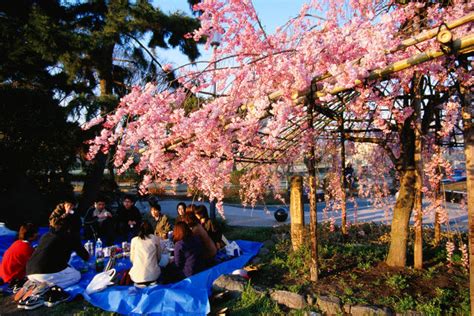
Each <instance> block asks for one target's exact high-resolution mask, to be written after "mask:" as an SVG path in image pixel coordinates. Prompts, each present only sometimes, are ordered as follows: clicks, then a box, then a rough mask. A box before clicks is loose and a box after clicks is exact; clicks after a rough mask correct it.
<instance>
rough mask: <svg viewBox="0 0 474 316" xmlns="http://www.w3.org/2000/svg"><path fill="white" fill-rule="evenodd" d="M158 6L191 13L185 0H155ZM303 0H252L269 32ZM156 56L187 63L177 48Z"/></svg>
mask: <svg viewBox="0 0 474 316" xmlns="http://www.w3.org/2000/svg"><path fill="white" fill-rule="evenodd" d="M154 2H155V4H156V5H158V7H159V8H160V9H161V10H163V11H164V12H166V13H168V12H175V11H177V10H180V11H183V12H185V13H187V14H191V10H190V9H189V5H188V2H187V1H186V0H155V1H154ZM305 2H307V1H305V0H254V1H253V3H254V6H255V9H256V10H257V13H258V15H259V17H260V20H261V22H262V25H263V26H264V28H265V31H266V32H267V33H269V34H271V33H273V32H275V29H276V28H277V27H278V26H281V25H283V24H285V23H286V22H287V21H288V20H289V19H290V18H293V17H295V16H296V15H297V14H298V13H299V11H300V8H301V6H302V5H303V3H305ZM156 53H157V55H158V56H157V57H158V58H159V60H160V61H161V62H162V63H163V64H165V63H172V64H173V65H174V66H179V65H182V64H186V63H188V60H187V58H186V57H185V56H183V54H181V53H180V52H179V51H178V50H174V49H168V50H164V49H157V50H156ZM208 56H209V55H208V54H206V52H204V50H203V49H201V57H200V58H199V59H198V60H208V59H209V58H208Z"/></svg>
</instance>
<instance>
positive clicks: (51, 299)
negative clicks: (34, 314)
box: [44, 286, 71, 307]
mask: <svg viewBox="0 0 474 316" xmlns="http://www.w3.org/2000/svg"><path fill="white" fill-rule="evenodd" d="M70 297H71V295H69V293H67V292H65V291H64V290H63V289H62V288H60V287H59V286H53V287H52V288H50V289H49V291H48V292H46V293H45V294H44V305H45V306H47V307H53V306H56V305H58V304H60V303H62V302H66V301H68V300H69V298H70Z"/></svg>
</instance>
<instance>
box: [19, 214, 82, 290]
mask: <svg viewBox="0 0 474 316" xmlns="http://www.w3.org/2000/svg"><path fill="white" fill-rule="evenodd" d="M73 221H74V219H72V220H71V218H70V217H67V216H66V217H60V218H57V219H56V220H55V221H54V223H53V226H52V227H51V231H50V232H47V233H46V234H44V235H43V237H41V239H40V242H39V244H38V247H37V248H36V250H35V252H34V253H33V255H32V256H31V259H30V261H28V263H27V264H26V274H27V275H28V279H29V280H32V281H35V282H38V283H42V282H46V283H48V284H50V285H57V286H60V287H62V288H65V287H68V286H70V285H73V284H75V283H77V282H79V280H80V279H81V273H80V272H79V271H77V270H76V269H74V268H72V267H70V266H69V265H68V262H69V259H70V258H71V254H72V252H73V251H75V252H76V253H77V255H78V256H79V257H81V258H82V259H84V260H86V261H87V260H89V253H88V252H87V250H86V249H85V248H84V246H82V244H81V240H80V238H79V235H77V234H76V232H74V231H73V230H74V229H75V228H72V224H71V222H73Z"/></svg>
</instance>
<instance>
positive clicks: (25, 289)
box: [13, 280, 37, 301]
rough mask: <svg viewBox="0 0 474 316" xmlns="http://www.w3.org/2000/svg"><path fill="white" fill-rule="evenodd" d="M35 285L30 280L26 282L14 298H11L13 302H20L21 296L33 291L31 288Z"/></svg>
mask: <svg viewBox="0 0 474 316" xmlns="http://www.w3.org/2000/svg"><path fill="white" fill-rule="evenodd" d="M36 285H37V283H36V282H35V281H31V280H28V281H26V282H25V284H23V286H22V287H21V289H19V290H18V292H16V294H15V296H14V297H13V300H15V301H19V300H21V299H22V298H23V296H25V294H26V293H28V292H30V291H32V290H33V289H32V288H33V287H35V286H36ZM30 294H31V292H30ZM25 297H26V296H25Z"/></svg>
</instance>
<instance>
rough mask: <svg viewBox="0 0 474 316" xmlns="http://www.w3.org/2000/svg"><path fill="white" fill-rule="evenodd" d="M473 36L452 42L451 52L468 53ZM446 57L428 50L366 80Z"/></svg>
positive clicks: (342, 89) (471, 47) (380, 77)
mask: <svg viewBox="0 0 474 316" xmlns="http://www.w3.org/2000/svg"><path fill="white" fill-rule="evenodd" d="M473 46H474V34H469V35H466V36H465V37H463V38H458V39H456V40H454V41H453V43H452V46H451V49H452V50H453V52H462V53H463V52H464V51H470V50H471V49H473V48H474V47H473ZM444 55H446V52H444V51H442V50H434V49H429V50H427V51H425V52H423V53H421V54H418V55H414V56H412V57H410V58H406V59H403V60H399V61H397V62H394V63H392V64H390V65H388V66H387V67H384V68H381V69H376V70H374V71H372V72H371V73H370V74H369V76H367V78H366V80H375V79H384V78H387V77H388V76H389V75H391V74H393V73H396V72H399V71H402V70H405V69H407V68H410V67H413V66H416V65H418V64H421V63H424V62H427V61H430V60H433V59H436V58H439V57H441V56H444ZM354 83H355V85H360V84H362V81H361V80H356V81H355V82H354ZM349 89H350V88H345V87H336V88H334V89H332V90H331V91H326V92H325V91H318V92H316V97H318V98H319V97H323V96H325V95H327V94H328V93H329V94H337V93H340V92H343V91H345V90H349Z"/></svg>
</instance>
